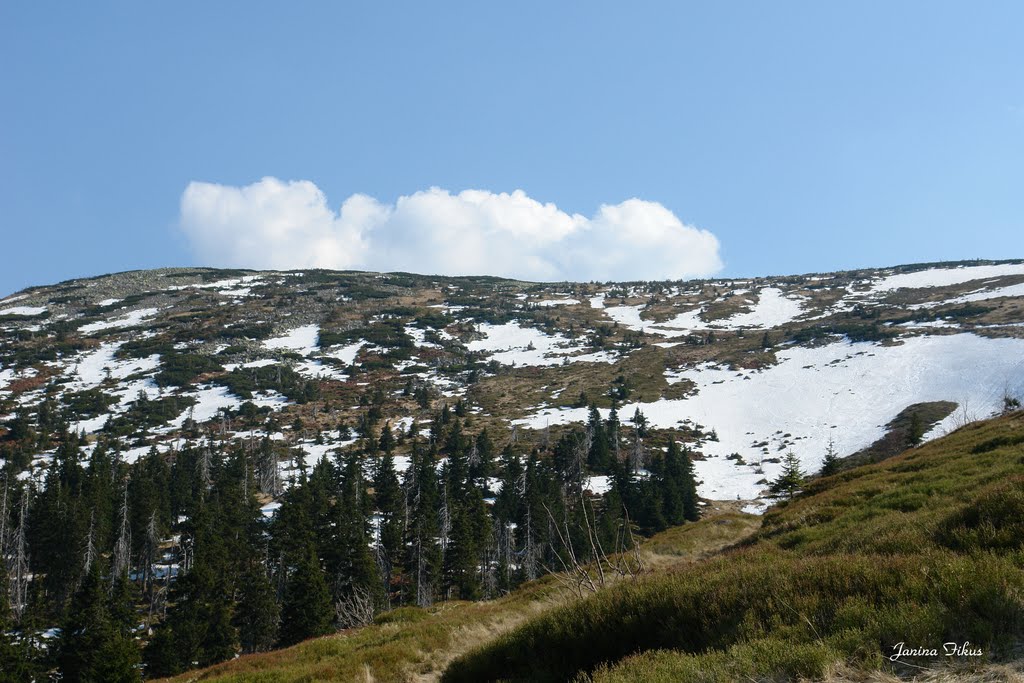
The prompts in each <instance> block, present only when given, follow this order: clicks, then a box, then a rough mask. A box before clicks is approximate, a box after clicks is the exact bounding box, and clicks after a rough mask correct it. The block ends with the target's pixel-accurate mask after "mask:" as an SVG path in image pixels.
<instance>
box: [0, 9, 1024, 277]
mask: <svg viewBox="0 0 1024 683" xmlns="http://www.w3.org/2000/svg"><path fill="white" fill-rule="evenodd" d="M556 4H557V5H558V6H557V7H555V6H553V5H556ZM1022 25H1024V4H1021V3H1018V2H985V3H967V2H962V3H944V2H900V3H892V2H856V3H854V2H847V3H839V2H827V3H823V2H779V3H765V2H733V3H710V2H709V3H702V4H697V3H676V2H665V3H596V2H595V3H547V2H537V3H526V2H517V3H469V2H466V3H443V4H442V3H438V4H436V5H435V6H428V3H421V2H415V3H414V2H408V3H327V2H323V3H258V2H222V3H190V2H176V3H137V2H133V3H127V2H126V3H64V4H59V5H48V4H46V3H28V2H26V3H13V2H4V3H2V4H0V65H2V66H0V69H2V70H3V71H2V73H3V80H2V90H0V211H2V214H0V226H2V227H0V231H2V232H0V249H2V251H3V253H4V255H5V258H4V259H3V262H4V268H3V269H2V270H0V295H2V294H7V293H10V292H13V291H15V290H17V289H20V288H22V287H24V286H28V285H33V284H47V283H51V282H54V281H58V280H63V279H67V278H71V277H78V276H85V275H96V274H101V273H105V272H111V271H117V270H128V269H135V268H150V267H158V266H172V265H189V264H213V265H215V264H218V263H222V264H224V265H242V264H243V262H244V261H245V259H247V258H249V259H252V260H253V265H256V266H260V265H280V263H276V262H275V263H267V262H264V261H259V259H258V258H255V257H253V256H252V255H251V254H252V250H251V249H250V250H249V251H246V250H245V249H244V248H242V246H240V245H241V243H242V242H244V241H245V239H246V238H247V237H249V238H251V237H253V236H257V237H258V236H260V235H266V234H269V233H268V231H269V230H271V229H272V227H273V225H275V223H274V222H273V220H272V218H268V216H267V215H266V214H265V212H264V213H260V211H264V208H265V207H264V204H263V203H259V202H262V200H261V199H260V198H261V197H264V196H268V195H267V193H270V194H271V195H272V196H273V197H274V200H273V202H272V203H273V206H274V207H276V208H275V209H274V210H275V211H278V212H280V215H284V216H286V217H288V220H293V219H292V218H291V216H292V214H291V212H292V211H293V210H295V211H299V212H305V213H304V214H303V215H304V216H305V218H295V219H294V221H298V222H299V223H302V221H307V223H308V221H312V224H311V225H312V227H310V224H307V223H302V225H299V226H298V227H296V232H294V233H289V234H290V235H292V237H294V239H292V238H291V237H290V238H289V239H288V240H287V244H285V243H280V244H275V243H273V242H271V243H269V244H268V245H267V249H265V250H264V251H273V250H277V249H280V250H286V247H287V248H290V247H288V245H289V244H291V243H293V242H296V241H298V240H300V239H309V240H313V241H316V240H320V239H321V238H323V236H324V235H328V236H329V239H330V240H331V242H330V245H329V248H326V249H325V248H321V246H317V245H321V244H322V243H321V242H320V241H316V244H314V245H312V246H309V245H306V246H305V247H303V248H302V249H298V250H297V251H296V252H295V253H291V252H289V253H288V254H287V255H286V256H282V257H281V258H283V259H285V260H286V263H285V265H287V263H290V261H287V259H290V258H296V259H300V261H301V259H303V258H305V259H307V260H308V259H309V258H312V257H311V256H309V253H327V252H330V253H334V252H335V251H336V252H337V253H338V256H337V259H336V260H335V261H331V262H330V263H339V264H341V265H354V266H363V265H366V266H379V267H387V266H389V265H391V264H397V266H400V267H403V268H405V269H417V268H415V267H412V268H408V267H406V266H408V265H409V263H410V258H413V257H414V256H415V253H417V252H415V251H410V249H406V251H405V252H401V250H400V249H398V247H400V246H401V244H403V243H405V242H406V241H407V240H408V238H409V237H410V236H415V237H416V238H417V239H418V240H420V241H416V242H414V244H415V245H416V246H417V248H424V247H423V245H424V244H427V243H428V242H429V241H430V240H431V239H433V236H434V235H435V232H436V233H440V232H443V231H444V230H445V229H446V226H447V223H445V221H446V220H448V217H451V220H453V221H455V222H458V221H464V222H466V223H467V226H468V227H466V228H465V229H466V230H473V229H475V228H474V227H473V226H474V225H475V223H474V221H478V220H480V221H485V222H486V221H491V223H487V225H488V226H490V227H488V230H491V232H487V233H486V234H484V237H483V238H482V242H481V244H480V245H477V247H478V249H477V250H475V251H474V250H469V251H467V252H465V253H461V252H460V253H458V254H457V255H456V256H457V259H456V260H457V261H458V263H456V264H454V265H453V264H452V263H451V260H452V259H448V260H445V258H444V257H443V255H441V256H439V255H437V254H435V255H433V256H430V257H428V256H424V257H423V258H424V260H423V261H422V265H423V268H422V269H424V270H427V269H435V270H443V269H453V268H454V270H456V271H461V270H469V271H472V270H476V269H480V270H483V271H494V272H502V273H504V271H503V269H502V267H501V265H500V264H501V262H502V258H503V257H504V256H505V253H503V252H504V247H505V246H506V245H507V244H518V243H520V242H522V243H528V245H527V247H524V248H523V250H522V251H521V252H520V251H516V252H514V253H513V256H515V257H516V258H517V259H524V260H525V259H531V258H535V257H538V254H541V255H543V253H547V252H551V251H564V253H566V254H569V255H570V256H567V257H566V258H571V260H572V261H573V263H575V262H576V259H577V258H578V260H579V261H580V262H585V263H588V264H589V265H588V266H587V267H585V268H581V269H576V268H575V266H573V265H572V263H570V264H568V265H567V264H566V263H562V262H560V263H548V262H547V261H544V258H541V259H540V260H541V261H543V262H538V265H536V267H535V268H532V269H527V272H526V274H527V275H537V274H544V273H548V272H550V273H552V274H553V275H565V274H568V275H578V276H581V277H589V276H593V275H594V274H595V273H596V274H600V273H603V272H606V270H603V269H607V272H610V273H612V274H619V273H633V272H635V271H636V269H637V268H640V269H641V270H642V266H643V264H644V262H645V261H646V259H647V258H648V257H649V256H650V255H651V254H654V253H657V252H658V251H659V249H658V245H659V244H660V243H659V242H658V241H657V240H659V239H662V238H663V237H664V236H665V235H668V234H669V233H671V232H672V231H673V230H675V226H677V225H678V227H679V228H680V229H681V230H684V231H686V234H685V239H684V238H680V239H679V240H677V243H676V242H673V243H672V246H671V249H664V250H662V251H664V252H665V253H670V254H679V255H681V256H680V258H682V257H683V256H685V254H687V253H691V252H692V253H694V254H698V255H700V254H703V256H702V257H701V258H703V261H700V263H699V264H697V265H694V266H693V267H692V268H690V270H689V272H692V273H697V274H701V273H707V272H711V271H715V272H718V273H720V274H723V275H737V276H741V275H757V274H782V273H798V272H809V271H821V270H833V269H842V268H852V267H862V266H872V265H886V264H894V263H902V262H917V261H932V260H942V259H962V258H974V257H983V258H1012V257H1022V256H1024V41H1022V40H1020V27H1021V26H1022ZM263 178H268V181H267V182H266V183H263V181H262V180H261V179H263ZM274 179H280V181H276V180H274ZM286 181H308V182H306V183H288V182H286ZM192 183H198V184H196V185H190V184H192ZM190 187H191V188H192V189H193V190H195V191H194V192H192V194H189V190H188V188H190ZM430 188H442V191H438V192H436V193H434V194H429V193H430ZM468 189H478V190H485V191H487V192H488V193H494V194H493V195H490V194H488V195H484V196H483V198H482V199H481V198H480V197H477V196H475V195H474V196H468V195H463V194H460V193H462V192H463V191H464V190H468ZM515 190H522V192H523V193H525V196H526V197H527V199H528V200H529V201H530V202H533V201H534V200H535V202H534V204H536V206H534V204H530V205H529V206H525V208H524V207H523V206H519V205H518V204H517V205H516V206H518V208H516V207H512V209H510V208H509V206H511V205H512V204H516V201H515V200H513V199H510V198H509V197H510V196H511V195H502V194H501V193H513V191H515ZM424 193H426V194H424ZM363 195H366V197H363ZM353 196H355V197H356V198H357V200H358V201H355V200H354V201H353V202H349V201H348V200H349V199H350V198H352V197H353ZM189 197H191V199H188V198H189ZM401 197H405V198H407V199H408V198H410V197H412V198H413V199H412V200H411V201H400V200H399V198H401ZM495 197H497V199H495ZM197 198H198V199H197ZM360 198H361V199H360ZM633 198H636V199H639V200H642V202H640V203H637V204H633V205H628V204H623V203H624V202H626V201H627V200H630V199H633ZM362 199H365V200H366V202H363V201H362ZM200 200H201V201H200ZM523 201H526V200H523ZM253 202H257V204H256V205H254V204H253ZM488 202H490V203H489V204H488ZM547 203H553V204H555V205H557V208H558V213H557V215H553V214H552V215H547V214H545V215H546V217H541V218H538V219H537V220H538V221H539V222H538V223H537V224H536V225H537V226H538V227H537V229H538V230H539V231H540V232H541V233H550V232H551V231H552V230H554V231H557V230H561V229H562V228H560V227H555V228H552V227H551V226H568V227H565V231H566V234H569V233H572V235H573V236H572V237H571V238H567V239H571V240H574V242H573V243H572V244H571V245H569V246H568V247H567V248H565V249H564V250H563V249H560V246H561V245H562V242H554V243H551V242H543V241H542V242H543V243H541V242H538V243H537V244H534V243H532V242H530V241H529V240H530V239H532V238H523V237H522V236H521V235H517V234H515V233H514V231H513V232H507V231H506V232H502V230H505V229H506V227H507V225H506V224H505V223H507V221H505V219H506V218H507V216H509V215H511V216H512V217H513V218H515V217H516V216H519V215H520V214H519V213H516V211H518V210H519V209H523V210H524V211H526V213H527V214H529V215H530V216H533V215H535V214H536V215H540V213H544V212H543V211H542V210H541V209H538V208H537V207H538V206H542V205H544V204H547ZM343 204H345V205H346V206H347V207H349V208H350V209H351V210H350V211H349V213H350V214H352V215H355V213H356V209H360V207H362V208H363V209H365V210H366V211H369V212H371V213H373V212H376V213H373V215H374V216H376V218H372V219H371V218H367V219H365V220H363V219H361V218H360V219H359V220H356V219H354V218H352V216H351V215H350V216H349V217H348V218H345V216H343V215H342V213H344V212H342V211H341V208H340V207H342V205H343ZM520 204H521V202H520ZM485 205H486V206H491V207H492V208H493V209H494V210H493V211H490V209H486V206H485ZM602 206H608V207H611V210H609V211H602V210H601V208H600V207H602ZM225 207H228V209H225ZM254 207H255V208H254ZM295 207H298V208H297V209H296V208H295ZM403 207H404V208H403ZM431 207H441V209H440V211H441V213H440V214H437V215H434V214H430V215H428V213H429V212H430V210H431ZM467 207H469V208H467ZM481 207H484V208H481ZM495 207H496V208H495ZM652 207H653V208H652ZM661 207H663V208H664V209H665V210H667V213H666V214H665V215H662V214H661V213H658V211H660V210H661ZM485 209H486V210H485ZM620 209H621V210H620ZM225 211H228V213H229V214H230V215H229V218H228V219H225V218H224V215H225ZM445 211H450V212H451V213H445ZM488 211H490V213H487V212H488ZM508 211H512V213H511V214H509V213H507V212H508ZM481 212H484V213H481ZM503 212H504V213H503ZM531 212H532V213H531ZM652 212H653V213H652ZM485 213H486V216H487V217H486V218H481V216H483V215H484V214H485ZM548 213H549V214H550V212H548ZM186 214H187V215H186ZM361 215H362V214H360V216H361ZM523 215H526V214H523ZM563 216H565V217H567V219H568V222H566V219H564V218H563ZM652 216H653V217H652ZM637 217H639V218H637ZM676 219H678V220H676ZM526 220H527V221H529V220H532V219H530V218H528V219H526ZM636 220H639V221H640V222H644V221H646V222H647V223H645V224H650V225H654V227H653V228H651V230H654V231H655V232H657V234H658V235H661V236H662V237H658V238H657V239H654V241H652V242H651V245H653V246H651V248H650V249H649V250H648V251H644V250H643V249H639V250H633V244H634V243H636V242H638V241H642V240H643V238H644V234H641V233H637V232H635V221H636ZM294 221H293V222H294ZM361 221H362V222H361ZM503 221H505V222H503ZM552 221H554V222H552ZM630 221H634V222H630ZM268 226H269V227H268ZM367 226H369V227H367ZM381 226H383V227H381ZM495 226H496V227H495ZM691 226H692V227H691ZM574 230H575V232H573V231H574ZM247 231H248V232H247ZM361 231H362V232H361ZM367 231H370V232H367ZM373 231H376V232H373ZM641 232H642V231H641ZM371 233H372V235H373V237H372V239H370V238H368V237H367V235H370V234H371ZM467 234H469V233H458V234H454V235H449V237H450V238H451V241H453V242H452V243H456V242H457V243H463V242H465V241H467V240H466V239H465V238H466V235H467ZM709 234H710V235H712V236H713V238H714V239H715V240H716V241H717V245H716V246H715V248H714V249H712V248H711V247H709V246H708V244H709V243H708V241H707V239H709V238H707V235H709ZM211 235H213V236H215V237H216V239H214V238H213V237H210V236H211ZM470 236H472V235H470ZM494 236H497V237H494ZM587 236H592V237H593V240H592V241H593V244H588V239H590V237H587ZM207 238H209V239H207ZM492 238H493V239H492ZM347 239H352V240H355V241H359V240H363V242H361V243H360V244H361V246H359V245H357V246H354V247H352V249H353V251H352V252H351V253H349V251H347V250H348V249H349V247H348V245H347V243H346V242H345V240H347ZM538 239H540V238H538ZM652 239H653V238H652ZM665 239H675V237H673V236H669V237H665ZM503 240H504V241H503ZM701 240H704V241H703V242H702V241H701ZM250 241H251V240H250ZM439 243H442V244H444V243H445V242H444V240H443V239H441V240H440V242H439ZM491 244H493V245H495V246H494V249H492V251H494V250H497V251H498V252H499V253H485V252H486V250H487V249H488V248H490V247H489V246H488V245H491ZM567 244H568V243H567ZM702 245H703V246H702ZM250 246H251V245H250ZM359 249H362V250H363V251H361V252H360V251H358V250H359ZM396 249H398V250H397V251H396ZM332 250H333V251H332ZM480 250H483V251H480ZM588 250H589V251H588ZM702 250H703V251H702ZM613 251H614V252H616V253H619V251H621V253H622V254H623V255H624V256H623V258H625V259H629V263H628V264H613V265H608V264H606V263H604V262H603V261H600V259H598V258H597V256H598V255H599V254H595V252H601V253H611V252H613ZM357 252H358V254H360V255H358V256H354V255H353V254H356V253H357ZM712 252H714V253H712ZM411 254H412V255H411ZM673 258H674V257H673ZM695 258H696V257H695ZM588 259H589V260H588ZM715 259H717V262H716V261H715ZM307 265H310V264H307ZM413 265H414V266H415V265H416V263H413ZM663 267H667V266H665V264H663V263H657V264H655V266H652V270H651V273H650V275H651V277H660V276H661V270H662V269H663ZM505 270H507V268H506V269H505Z"/></svg>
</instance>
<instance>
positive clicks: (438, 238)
mask: <svg viewBox="0 0 1024 683" xmlns="http://www.w3.org/2000/svg"><path fill="white" fill-rule="evenodd" d="M181 228H182V230H183V231H184V233H185V235H186V236H187V238H188V240H189V242H190V244H191V246H192V249H193V251H194V252H195V254H196V257H197V258H198V259H199V260H200V261H202V262H203V263H204V264H206V265H215V266H231V267H239V268H259V269H277V270H287V269H296V268H333V269H365V270H379V271H409V272H415V273H424V274H437V275H500V276H505V277H514V278H521V279H526V280H639V279H644V280H653V279H674V278H682V277H695V276H705V275H710V274H712V273H715V272H717V271H718V270H720V269H721V267H722V262H721V259H720V257H719V252H718V249H719V245H718V239H717V238H716V237H715V236H714V235H713V234H711V233H710V232H708V231H707V230H701V229H698V228H695V227H692V226H689V225H686V224H684V223H683V222H682V221H680V220H679V218H677V217H676V216H675V214H673V213H672V212H671V211H669V210H668V209H666V208H665V207H664V206H662V205H661V204H658V203H656V202H649V201H643V200H640V199H629V200H627V201H624V202H622V203H620V204H606V205H602V206H601V207H599V208H598V210H597V212H596V213H595V214H594V215H593V216H592V217H589V218H588V217H586V216H582V215H580V214H568V213H566V212H564V211H562V210H560V209H559V208H558V207H557V206H555V205H554V204H551V203H547V204H544V203H541V202H538V201H537V200H535V199H532V198H531V197H529V196H527V194H526V193H525V192H523V191H522V190H516V191H514V192H512V193H504V192H502V193H494V192H488V191H485V190H464V191H462V192H459V193H458V194H452V193H451V192H448V191H447V190H443V189H439V188H436V187H434V188H430V189H429V190H424V191H421V192H416V193H414V194H411V195H408V196H403V197H399V198H398V200H397V201H395V203H394V204H388V203H384V202H381V201H378V200H377V199H374V198H373V197H369V196H367V195H363V194H354V195H352V196H350V197H349V198H348V199H346V200H345V201H344V202H343V203H342V204H341V206H340V208H339V209H338V210H337V211H335V210H334V209H332V208H331V207H330V205H329V204H328V201H327V198H326V197H325V196H324V193H323V192H321V191H320V189H319V188H318V187H317V186H316V185H315V184H313V183H311V182H309V181H308V180H299V181H282V180H278V179H277V178H263V179H262V180H260V181H258V182H256V183H253V184H252V185H247V186H245V187H232V186H226V185H218V184H214V183H202V182H193V183H190V184H189V186H188V187H187V188H186V189H185V192H184V194H183V195H182V197H181Z"/></svg>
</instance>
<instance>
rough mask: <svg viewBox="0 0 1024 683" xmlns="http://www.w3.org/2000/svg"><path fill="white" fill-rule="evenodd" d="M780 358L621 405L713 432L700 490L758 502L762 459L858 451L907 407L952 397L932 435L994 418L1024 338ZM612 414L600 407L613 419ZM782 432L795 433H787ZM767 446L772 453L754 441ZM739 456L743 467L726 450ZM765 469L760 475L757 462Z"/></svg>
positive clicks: (546, 415)
mask: <svg viewBox="0 0 1024 683" xmlns="http://www.w3.org/2000/svg"><path fill="white" fill-rule="evenodd" d="M776 355H777V358H778V361H779V362H778V364H777V365H774V366H771V367H769V368H767V369H765V370H762V371H760V372H752V371H733V370H729V369H727V368H722V367H708V366H701V367H698V368H692V369H688V370H683V371H679V372H670V373H667V376H668V377H669V380H670V381H680V380H683V379H687V380H691V381H692V382H694V384H695V385H696V393H695V394H694V395H691V396H689V397H687V398H682V399H672V400H669V399H661V400H658V401H654V402H649V403H630V404H626V405H624V406H622V407H621V408H620V409H619V416H620V419H623V420H625V419H628V418H629V417H631V416H632V415H633V412H634V411H635V410H636V409H637V408H639V409H640V410H641V411H642V412H643V413H644V415H646V416H647V418H648V420H649V422H650V423H651V425H652V426H655V427H662V428H669V427H676V426H679V425H681V424H682V423H683V421H684V420H689V421H691V422H693V423H697V424H700V425H703V426H704V428H705V429H706V430H712V429H713V430H715V431H716V432H717V435H718V439H719V440H718V441H717V442H715V441H706V442H704V443H703V444H702V445H701V447H700V450H701V451H702V452H703V453H704V454H705V455H707V456H708V458H707V459H706V460H702V461H699V462H697V472H698V474H699V476H700V478H701V479H702V480H703V484H702V485H701V487H700V493H701V495H703V496H706V497H708V498H713V499H731V498H742V499H754V498H758V497H759V496H761V495H762V493H763V489H764V485H763V484H759V483H758V481H760V480H763V479H765V478H767V479H771V478H773V477H774V476H776V475H777V474H778V471H779V469H780V468H781V466H780V465H778V464H775V463H763V462H762V461H763V460H764V459H765V458H777V457H780V456H781V455H783V454H784V453H785V452H786V451H788V450H792V451H793V452H794V453H796V454H797V456H799V458H800V460H801V462H802V463H803V465H804V467H805V468H806V469H808V470H811V471H814V470H817V469H819V468H820V466H821V461H822V458H823V457H824V454H825V450H826V448H827V445H828V442H829V439H832V440H833V442H834V444H835V447H836V449H837V451H838V452H839V453H852V452H854V451H857V450H859V449H861V448H863V447H865V446H868V445H870V444H871V443H873V442H874V441H876V440H877V439H878V438H880V437H881V436H882V435H883V434H884V433H885V424H886V423H887V422H888V421H889V420H891V419H892V418H893V417H895V416H896V414H897V413H899V412H900V411H901V410H903V409H904V408H906V407H907V406H908V405H911V404H914V403H921V402H925V401H940V400H946V401H953V402H955V403H957V404H958V405H959V406H960V408H959V409H958V410H957V411H956V412H954V413H953V415H951V416H950V417H949V418H947V419H946V420H944V421H943V422H942V423H940V424H939V425H937V427H936V428H935V429H934V430H933V431H932V433H930V434H928V435H927V436H928V437H935V436H940V435H942V434H943V433H945V432H946V431H948V430H950V429H952V428H953V427H954V426H955V425H956V424H957V421H958V420H964V419H965V418H970V419H977V418H982V417H987V416H989V415H991V414H992V413H993V412H994V411H996V410H997V409H998V408H999V407H1000V405H1001V401H1002V397H1003V396H1004V393H1005V392H1007V391H1009V392H1010V393H1011V394H1015V395H1019V394H1020V393H1021V392H1022V391H1024V340H1021V339H990V338H985V337H979V336H977V335H974V334H955V335H943V336H917V337H910V338H906V339H903V340H902V343H900V344H898V345H895V346H884V345H881V344H873V343H866V342H862V343H849V342H840V343H834V344H829V345H827V346H821V347H817V348H804V347H793V348H789V349H786V350H781V351H778V352H777V354H776ZM607 412H608V411H607V410H605V411H603V413H604V415H605V416H607ZM586 419H587V410H586V409H584V408H571V409H543V410H539V411H537V412H535V413H533V414H532V415H530V416H528V417H526V418H524V419H520V420H514V421H513V423H514V424H519V425H523V426H528V427H531V428H534V429H543V428H544V427H545V426H546V425H549V424H550V425H554V424H566V423H569V422H583V421H585V420H586ZM783 435H788V436H785V437H783ZM765 441H767V442H768V449H769V453H768V454H767V455H765V454H764V453H763V451H762V447H760V446H755V445H754V444H758V443H761V442H765ZM732 453H738V454H739V455H740V456H741V457H742V458H743V459H744V461H745V462H746V463H747V464H746V465H738V464H737V463H736V461H734V460H728V459H726V456H727V455H730V454H732ZM759 464H760V469H761V470H763V472H758V471H757V469H758V466H759Z"/></svg>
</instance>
